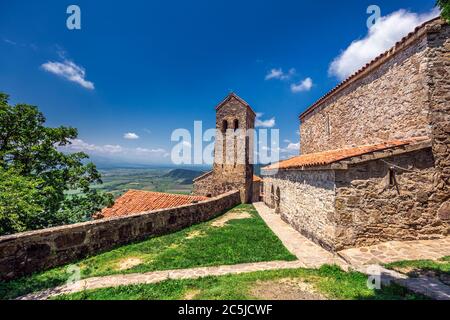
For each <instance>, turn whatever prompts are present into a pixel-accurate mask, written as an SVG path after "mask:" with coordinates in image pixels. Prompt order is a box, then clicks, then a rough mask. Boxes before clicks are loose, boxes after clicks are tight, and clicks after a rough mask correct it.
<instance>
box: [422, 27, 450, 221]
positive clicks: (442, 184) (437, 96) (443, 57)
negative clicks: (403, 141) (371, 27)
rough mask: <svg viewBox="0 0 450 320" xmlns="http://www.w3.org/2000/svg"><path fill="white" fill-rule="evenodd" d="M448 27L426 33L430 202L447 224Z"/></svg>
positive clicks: (449, 194) (449, 176) (449, 207)
mask: <svg viewBox="0 0 450 320" xmlns="http://www.w3.org/2000/svg"><path fill="white" fill-rule="evenodd" d="M449 38H450V26H449V25H448V24H445V25H441V26H437V27H435V28H434V29H433V30H430V32H429V33H428V43H429V49H428V51H427V58H428V73H427V76H428V77H427V83H428V85H429V88H430V90H429V99H430V124H431V130H432V137H433V138H432V145H433V154H434V158H435V165H436V174H435V176H434V180H433V190H434V198H435V199H436V200H439V201H440V202H441V206H440V207H439V209H438V216H439V217H440V218H441V219H443V220H446V221H450V200H449V199H450V187H449V186H450V39H449Z"/></svg>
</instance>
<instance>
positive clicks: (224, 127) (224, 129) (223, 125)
mask: <svg viewBox="0 0 450 320" xmlns="http://www.w3.org/2000/svg"><path fill="white" fill-rule="evenodd" d="M227 130H228V121H227V120H223V122H222V131H223V132H227Z"/></svg>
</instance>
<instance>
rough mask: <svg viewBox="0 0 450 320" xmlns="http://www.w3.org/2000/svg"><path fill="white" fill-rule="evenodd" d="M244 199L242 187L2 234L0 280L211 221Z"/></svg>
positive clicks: (0, 240)
mask: <svg viewBox="0 0 450 320" xmlns="http://www.w3.org/2000/svg"><path fill="white" fill-rule="evenodd" d="M239 203H240V195H239V192H238V191H232V192H230V193H227V194H223V195H221V196H219V197H217V198H213V199H211V200H208V201H204V202H200V203H197V204H190V205H185V206H181V207H178V208H171V209H162V210H156V211H152V212H147V213H141V214H135V215H131V216H127V217H119V218H111V219H100V220H96V221H91V222H86V223H78V224H74V225H67V226H62V227H56V228H49V229H43V230H37V231H31V232H25V233H18V234H14V235H9V236H3V237H0V280H11V279H14V278H17V277H20V276H23V275H27V274H31V273H33V272H36V271H40V270H45V269H49V268H52V267H55V266H60V265H64V264H66V263H70V262H73V261H77V260H79V259H81V258H84V257H86V256H89V255H92V254H96V253H99V252H102V251H105V250H108V249H111V248H113V247H116V246H119V245H123V244H126V243H129V242H132V241H136V240H142V239H145V238H148V237H150V236H156V235H162V234H167V233H170V232H174V231H178V230H180V229H183V228H186V227H189V226H191V225H193V224H196V223H200V222H203V221H207V220H210V219H212V218H214V217H216V216H218V215H220V214H221V213H223V212H224V211H226V210H227V209H230V208H232V207H234V206H236V205H237V204H239Z"/></svg>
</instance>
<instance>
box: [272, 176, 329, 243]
mask: <svg viewBox="0 0 450 320" xmlns="http://www.w3.org/2000/svg"><path fill="white" fill-rule="evenodd" d="M272 186H273V190H274V195H272ZM277 188H279V209H280V213H281V217H282V219H283V220H285V221H286V222H287V223H289V224H290V225H291V226H292V227H294V228H295V229H296V230H297V231H299V232H300V233H302V234H303V235H305V236H306V237H308V238H310V239H312V240H313V241H315V242H317V243H319V244H320V245H322V246H323V247H325V248H327V249H330V250H333V249H334V242H335V239H334V237H335V236H334V235H335V220H334V216H335V215H334V200H335V186H334V172H333V171H331V170H329V171H280V172H278V173H277V174H276V175H273V176H264V202H265V203H266V204H267V205H268V206H269V207H272V208H276V207H277V205H276V204H275V203H274V202H276V201H277V196H278V194H277Z"/></svg>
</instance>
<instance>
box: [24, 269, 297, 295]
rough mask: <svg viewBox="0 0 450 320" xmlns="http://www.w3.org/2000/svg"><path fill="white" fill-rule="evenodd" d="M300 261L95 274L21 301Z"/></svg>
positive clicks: (214, 274) (234, 272)
mask: <svg viewBox="0 0 450 320" xmlns="http://www.w3.org/2000/svg"><path fill="white" fill-rule="evenodd" d="M304 267H305V266H304V264H303V263H302V262H300V261H289V262H288V261H270V262H257V263H244V264H235V265H229V266H218V267H201V268H192V269H179V270H165V271H154V272H147V273H133V274H118V275H111V276H105V277H94V278H88V279H84V280H80V281H78V282H75V283H73V284H66V285H62V286H59V287H55V288H51V289H47V290H44V291H40V292H36V293H30V294H28V295H25V296H23V297H20V298H18V300H45V299H48V298H50V297H52V296H57V295H60V294H67V293H75V292H79V291H83V290H91V289H100V288H110V287H118V286H126V285H134V284H151V283H157V282H161V281H164V280H169V279H197V278H202V277H206V276H223V275H227V274H239V273H247V272H255V271H268V270H280V269H297V268H304Z"/></svg>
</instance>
